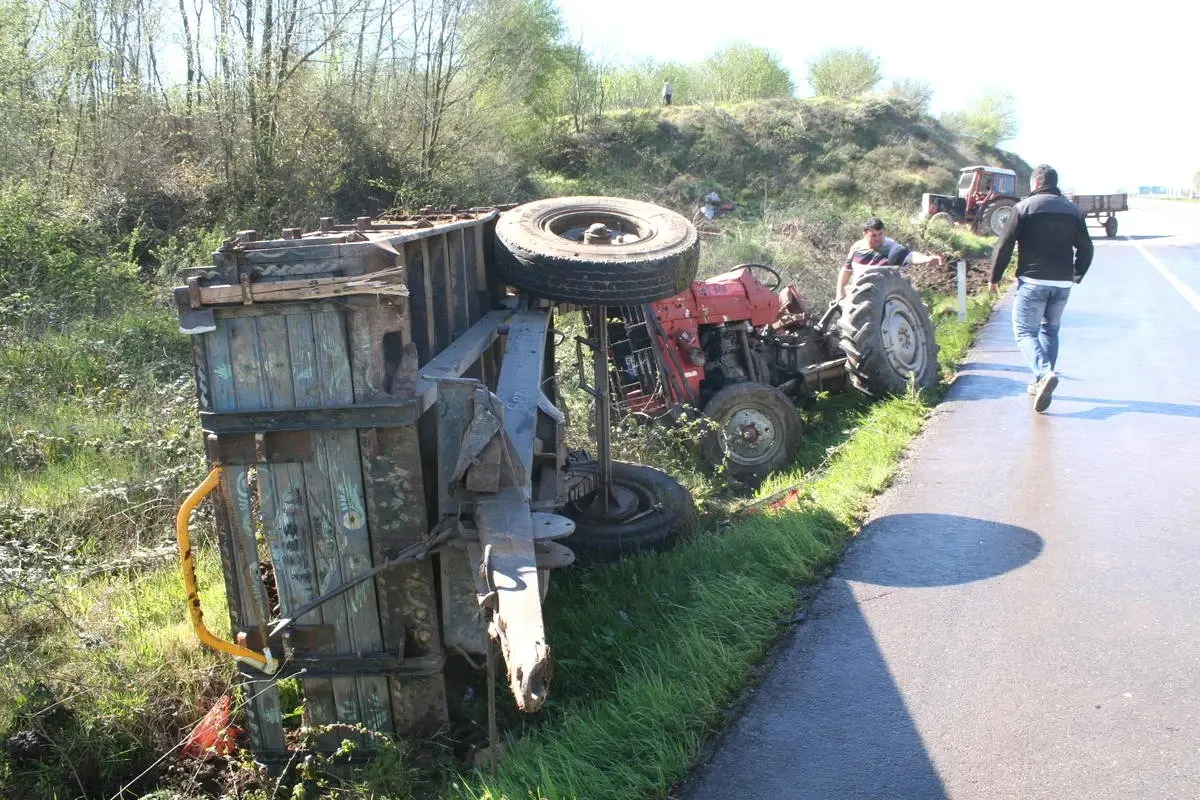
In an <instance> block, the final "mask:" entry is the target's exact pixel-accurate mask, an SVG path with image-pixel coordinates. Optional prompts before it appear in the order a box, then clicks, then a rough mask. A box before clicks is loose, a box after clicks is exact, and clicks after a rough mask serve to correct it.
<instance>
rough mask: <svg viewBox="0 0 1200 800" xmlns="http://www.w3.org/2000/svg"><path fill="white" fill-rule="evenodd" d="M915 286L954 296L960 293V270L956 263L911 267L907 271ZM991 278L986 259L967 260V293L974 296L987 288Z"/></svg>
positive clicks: (989, 266) (989, 265)
mask: <svg viewBox="0 0 1200 800" xmlns="http://www.w3.org/2000/svg"><path fill="white" fill-rule="evenodd" d="M905 273H907V275H908V278H909V280H911V281H912V282H913V286H916V287H917V288H918V289H931V290H933V291H935V292H944V293H946V294H954V293H955V292H957V291H958V269H957V267H956V266H955V262H953V261H952V262H950V263H948V264H944V265H942V266H940V267H935V266H933V265H931V264H924V265H922V266H919V267H909V268H908V269H906V270H905ZM990 277H991V264H990V263H989V262H988V260H987V259H986V258H979V259H973V260H972V259H968V260H967V293H968V294H974V293H976V292H979V291H982V290H984V289H986V288H987V285H988V279H989V278H990Z"/></svg>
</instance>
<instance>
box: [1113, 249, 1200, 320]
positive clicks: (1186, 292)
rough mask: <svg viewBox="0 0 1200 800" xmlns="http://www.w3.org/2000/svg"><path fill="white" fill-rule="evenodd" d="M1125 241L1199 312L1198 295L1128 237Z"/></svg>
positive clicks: (1199, 300)
mask: <svg viewBox="0 0 1200 800" xmlns="http://www.w3.org/2000/svg"><path fill="white" fill-rule="evenodd" d="M1125 240H1126V241H1128V242H1129V243H1131V244H1132V245H1133V246H1134V247H1136V248H1137V251H1138V252H1139V253H1141V254H1142V255H1143V256H1145V258H1146V260H1147V261H1149V262H1150V266H1152V267H1154V268H1155V269H1156V270H1158V271H1159V272H1160V273H1162V276H1163V277H1164V278H1166V279H1167V283H1169V284H1171V285H1172V286H1174V287H1175V291H1177V292H1179V293H1180V294H1181V295H1183V299H1184V300H1187V301H1188V302H1189V303H1191V304H1192V308H1194V309H1196V310H1197V311H1200V294H1196V293H1195V292H1193V291H1192V288H1191V287H1190V286H1188V285H1187V284H1186V283H1184V282H1183V281H1181V280H1179V276H1177V275H1176V274H1175V273H1174V272H1171V270H1169V269H1167V268H1166V266H1165V265H1164V264H1163V263H1162V262H1161V261H1159V260H1158V259H1157V258H1155V257H1154V256H1152V255H1150V251H1149V250H1147V249H1146V248H1144V247H1142V246H1141V245H1140V244H1138V243H1137V242H1135V241H1133V240H1132V239H1130V238H1129V237H1128V236H1126V237H1125Z"/></svg>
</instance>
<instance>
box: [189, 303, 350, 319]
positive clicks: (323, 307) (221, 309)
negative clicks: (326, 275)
mask: <svg viewBox="0 0 1200 800" xmlns="http://www.w3.org/2000/svg"><path fill="white" fill-rule="evenodd" d="M345 304H346V301H345V300H321V301H313V302H309V303H270V304H267V305H249V306H215V307H214V308H213V309H212V312H213V318H214V319H216V320H218V321H220V320H224V319H234V318H236V317H279V316H291V315H298V316H302V317H308V316H312V315H313V314H321V313H325V312H336V311H339V310H341V309H342V308H343V307H344V306H345Z"/></svg>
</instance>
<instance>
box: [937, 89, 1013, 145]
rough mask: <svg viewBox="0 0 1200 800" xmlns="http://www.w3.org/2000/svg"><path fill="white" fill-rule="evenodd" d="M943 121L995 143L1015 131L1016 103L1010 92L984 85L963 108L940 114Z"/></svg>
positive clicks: (968, 133) (965, 134)
mask: <svg viewBox="0 0 1200 800" xmlns="http://www.w3.org/2000/svg"><path fill="white" fill-rule="evenodd" d="M942 123H943V124H944V125H946V127H948V128H950V129H951V130H954V131H957V132H958V133H961V134H963V135H964V136H970V137H971V138H973V139H978V140H979V141H980V142H981V143H983V144H985V145H987V146H989V147H995V146H997V145H998V144H1000V143H1001V142H1004V141H1007V140H1009V139H1011V138H1013V137H1014V136H1016V135H1017V105H1016V101H1015V100H1013V96H1012V95H1011V94H1008V93H1007V92H1002V91H1000V90H998V89H987V90H985V91H984V92H983V93H982V94H981V95H979V97H977V98H976V99H975V100H973V101H972V102H971V103H970V105H968V106H967V107H966V108H965V109H963V110H962V111H952V112H949V113H946V114H943V115H942Z"/></svg>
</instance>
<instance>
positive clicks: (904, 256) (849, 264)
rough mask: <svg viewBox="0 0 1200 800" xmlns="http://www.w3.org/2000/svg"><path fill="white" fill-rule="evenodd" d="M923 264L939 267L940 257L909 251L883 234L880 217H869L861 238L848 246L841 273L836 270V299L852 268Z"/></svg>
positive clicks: (840, 297) (839, 297) (842, 291)
mask: <svg viewBox="0 0 1200 800" xmlns="http://www.w3.org/2000/svg"><path fill="white" fill-rule="evenodd" d="M922 264H933V265H934V266H941V264H942V257H941V256H938V255H932V256H927V255H925V254H924V253H918V252H915V251H913V250H909V249H908V248H907V247H905V246H904V245H902V244H900V243H899V242H897V241H896V240H895V239H892V238H891V237H890V236H887V235H886V231H884V228H883V220H881V219H880V218H879V217H870V218H868V219H867V221H866V222H864V223H863V238H861V239H859V240H858V241H857V242H855V243H854V244H853V245H852V246H851V247H850V253H849V254H848V255H847V256H846V263H845V264H843V265H842V269H841V272H839V273H838V279H837V295H836V300H837V301H838V302H841V299H842V297H843V296H845V294H846V284H848V283H850V277H851V275H853V274H854V270H855V269H860V268H862V267H880V266H884V265H886V266H892V267H908V266H914V265H915V266H920V265H922Z"/></svg>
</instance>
